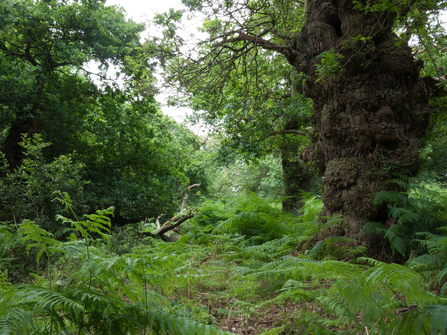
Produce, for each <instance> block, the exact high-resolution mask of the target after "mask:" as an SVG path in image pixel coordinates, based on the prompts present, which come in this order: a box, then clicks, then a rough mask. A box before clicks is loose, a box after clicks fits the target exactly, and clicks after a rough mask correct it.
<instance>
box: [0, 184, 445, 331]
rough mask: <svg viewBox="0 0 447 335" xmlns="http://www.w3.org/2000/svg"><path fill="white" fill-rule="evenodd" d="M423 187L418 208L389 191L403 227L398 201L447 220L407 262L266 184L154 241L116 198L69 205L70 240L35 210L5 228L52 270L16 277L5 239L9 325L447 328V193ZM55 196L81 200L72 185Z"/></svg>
mask: <svg viewBox="0 0 447 335" xmlns="http://www.w3.org/2000/svg"><path fill="white" fill-rule="evenodd" d="M408 185H410V186H411V184H410V183H408ZM418 185H419V186H418V187H425V188H428V189H429V190H430V192H425V191H423V190H422V189H418V188H415V187H410V186H409V187H408V189H407V190H406V192H408V194H410V195H411V196H410V200H409V202H408V203H402V204H400V205H401V206H406V207H402V208H404V209H405V208H406V209H407V212H404V211H400V212H399V211H398V210H396V208H398V207H397V206H398V205H399V203H397V202H391V201H389V203H390V214H391V216H392V217H393V218H395V220H396V223H395V225H404V226H406V225H408V222H409V221H406V220H407V218H408V217H410V216H411V215H410V216H408V215H407V218H406V217H403V218H402V216H400V215H397V214H396V213H398V212H399V213H404V214H408V213H409V212H411V213H413V212H414V213H416V214H417V213H422V211H424V210H425V211H427V210H428V209H427V208H429V209H431V211H430V214H431V215H432V216H433V217H436V218H438V221H437V222H434V223H433V226H432V228H433V229H432V230H431V231H429V230H426V231H424V232H421V231H418V229H419V228H417V229H416V228H414V229H413V230H412V233H411V234H412V235H408V236H411V240H408V239H404V241H405V242H406V243H407V246H406V248H413V249H411V250H413V252H412V253H410V255H409V256H410V257H408V258H409V260H408V262H407V263H405V264H395V263H385V262H380V261H378V260H375V259H372V258H367V257H365V255H366V254H367V247H368V246H367V245H366V244H365V242H362V241H360V240H355V239H348V238H346V237H337V236H331V235H330V232H331V231H334V227H337V226H338V225H340V223H341V220H342V218H339V217H338V218H337V217H336V218H332V219H331V220H326V222H325V223H321V222H320V221H319V220H318V218H319V215H320V212H321V208H322V202H321V200H319V199H316V198H315V197H308V198H307V200H306V204H305V206H304V208H303V212H304V213H303V215H302V216H300V217H293V216H291V215H289V214H285V213H283V212H281V210H280V207H279V206H278V203H277V202H275V201H274V200H272V199H262V198H259V197H258V196H256V195H255V194H250V195H249V196H248V197H244V198H240V199H233V200H232V201H227V202H215V203H213V202H211V201H207V202H205V203H204V204H203V206H202V208H201V209H200V214H198V215H197V216H196V217H194V219H192V220H191V221H190V222H189V223H187V224H185V225H184V226H182V227H181V228H180V230H179V234H180V238H179V239H178V241H177V242H175V243H165V242H163V241H161V240H156V239H150V238H141V235H140V236H139V235H138V230H139V229H140V227H138V229H134V230H132V229H130V228H129V229H127V230H126V232H125V233H120V232H111V231H110V219H109V217H110V215H112V213H113V208H110V209H106V210H103V211H98V212H97V213H96V214H92V215H85V216H84V217H82V218H76V214H75V213H74V212H71V215H72V216H73V217H74V219H69V218H67V217H65V216H61V215H59V216H58V219H59V221H60V222H61V223H63V225H62V226H64V227H65V228H63V229H61V230H60V231H59V232H58V233H57V236H61V237H60V238H59V239H57V238H55V236H53V235H52V234H51V233H49V232H47V231H45V230H43V229H42V228H41V227H39V226H38V225H36V223H34V222H33V221H30V220H24V221H23V222H22V223H20V224H18V225H17V226H14V225H6V224H5V225H0V227H1V230H0V234H3V235H2V237H8V238H11V240H10V244H9V246H10V247H8V248H9V249H11V248H13V247H14V246H15V245H19V244H20V245H21V246H23V247H24V248H26V250H28V251H29V252H34V254H33V257H35V258H36V260H37V261H38V262H39V264H40V267H41V268H44V270H43V271H39V270H37V271H36V273H35V274H33V276H32V278H33V279H32V281H31V282H27V283H23V282H22V283H19V284H15V285H12V284H10V282H9V280H8V277H9V275H8V272H7V271H9V270H10V269H11V267H10V266H9V265H8V257H11V254H10V252H9V251H8V250H9V249H8V248H7V249H5V250H2V254H1V262H2V263H0V264H2V268H1V269H0V270H1V271H0V290H1V295H0V296H1V298H0V334H152V333H157V334H213V333H223V332H231V333H238V334H326V333H344V334H362V333H364V334H429V333H430V334H436V333H440V334H446V333H447V319H446V318H445V315H446V312H447V301H446V290H447V284H446V282H447V270H446V268H447V237H446V236H447V235H446V233H447V229H446V226H445V224H443V221H442V220H443V219H444V216H443V215H444V214H445V213H444V211H443V210H442V208H441V207H440V206H439V203H440V202H439V201H442V197H441V196H439V198H441V200H440V199H437V200H430V197H432V196H433V192H432V191H433V190H437V192H440V193H439V194H441V195H443V194H445V193H443V192H444V190H443V189H442V188H438V189H436V185H435V184H418ZM384 196H385V195H384V194H379V196H378V199H379V200H380V199H381V198H380V197H382V199H383V197H384ZM387 196H389V195H387ZM394 196H396V195H394ZM396 198H397V199H399V196H398V195H397V196H396ZM388 199H390V198H389V197H388ZM412 199H414V200H412ZM379 200H377V201H379ZM429 200H430V201H429ZM56 201H59V202H60V203H61V204H62V205H63V206H65V207H66V209H67V210H68V211H71V202H70V199H69V197H68V196H67V195H66V194H63V193H59V194H58V195H57V199H56ZM430 206H431V207H430ZM436 206H438V207H436ZM434 208H438V209H439V210H438V211H434ZM411 217H412V219H413V220H416V221H417V223H418V224H421V225H425V224H426V222H428V221H423V222H420V221H419V220H426V218H422V216H420V217H418V218H417V217H415V216H411ZM413 222H415V221H413ZM415 227H417V225H415ZM390 229H393V228H392V227H391V228H390ZM394 229H396V228H394ZM375 233H381V231H379V230H376V231H375ZM62 236H69V237H68V240H66V241H62V240H61V238H62ZM321 236H324V239H322V240H320V241H318V237H321ZM384 236H385V237H386V238H388V239H389V240H390V242H391V243H393V241H392V240H391V239H390V238H389V236H390V234H388V235H387V233H386V231H385V233H384ZM123 246H126V247H125V248H124V247H123ZM394 248H395V251H396V252H401V249H399V248H398V247H396V246H394ZM402 250H403V249H402ZM403 255H408V253H403Z"/></svg>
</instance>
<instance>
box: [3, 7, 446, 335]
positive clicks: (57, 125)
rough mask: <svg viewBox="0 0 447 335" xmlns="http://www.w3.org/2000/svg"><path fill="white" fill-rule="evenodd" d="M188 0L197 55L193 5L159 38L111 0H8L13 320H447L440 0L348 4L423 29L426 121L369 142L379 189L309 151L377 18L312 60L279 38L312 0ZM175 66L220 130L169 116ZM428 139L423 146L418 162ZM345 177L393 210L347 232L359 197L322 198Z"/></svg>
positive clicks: (201, 323) (322, 329)
mask: <svg viewBox="0 0 447 335" xmlns="http://www.w3.org/2000/svg"><path fill="white" fill-rule="evenodd" d="M184 2H185V4H186V5H187V6H188V10H190V11H191V12H200V13H201V15H205V17H206V19H205V21H204V23H203V26H202V27H201V28H200V30H201V32H202V33H203V34H205V35H206V36H207V37H206V38H204V40H203V41H202V43H200V45H198V46H196V49H195V53H193V54H189V55H188V54H187V53H186V52H185V49H184V48H185V47H186V44H187V43H186V41H185V40H183V39H181V38H180V37H179V36H178V35H177V29H179V26H180V25H181V21H182V19H183V18H184V17H185V15H183V14H184V12H182V11H176V10H171V11H169V12H168V13H165V14H158V15H157V16H156V17H155V19H154V23H155V24H157V25H158V26H159V27H162V28H163V35H162V36H158V37H154V36H152V37H148V38H147V40H146V41H142V40H141V36H140V33H142V32H143V31H144V29H145V27H144V25H143V24H136V23H134V22H132V21H131V20H128V19H126V16H125V12H124V11H123V9H121V8H119V7H117V6H108V5H107V3H106V2H105V1H102V0H62V1H60V0H4V1H3V2H1V3H0V126H1V128H0V146H1V149H0V335H2V334H5V335H13V334H14V335H15V334H26V335H28V334H36V335H38V334H39V335H44V334H45V335H55V334H61V335H62V334H64V335H68V334H78V335H86V334H123V335H124V334H165V335H168V334H171V335H172V334H182V335H183V334H191V335H192V334H203V335H208V334H224V333H237V334H245V335H254V334H263V335H267V334H270V335H271V334H277V335H279V334H329V333H338V334H341V333H343V334H360V333H362V334H390V335H392V334H429V333H430V334H447V318H446V317H445V315H447V186H446V184H445V182H446V173H447V169H446V164H445V157H446V152H445V151H446V145H445V143H446V141H447V136H446V129H447V128H446V115H447V113H446V110H447V105H446V100H445V99H446V97H447V93H446V90H445V85H446V77H445V75H444V73H445V72H446V69H447V65H446V57H445V50H446V48H447V44H446V41H447V38H446V34H445V29H444V27H443V25H442V24H441V23H440V22H439V17H438V16H437V15H438V14H439V12H440V10H442V9H443V8H444V7H445V4H444V3H441V2H436V1H430V2H427V1H404V2H400V3H398V4H394V3H391V2H388V1H382V0H381V1H374V2H369V1H359V2H356V1H355V2H354V3H353V4H352V7H353V6H355V8H351V9H350V10H352V13H355V14H356V15H365V17H368V18H369V19H371V18H372V16H374V15H377V17H376V18H377V20H378V22H379V21H380V20H383V19H384V17H386V15H390V16H389V19H390V20H389V21H390V22H391V21H392V22H393V24H394V25H393V26H392V27H388V26H387V27H386V28H383V29H385V30H386V29H389V30H390V32H391V29H392V30H393V31H394V33H395V34H396V35H395V36H396V38H397V36H399V38H400V39H399V40H396V41H395V43H394V44H393V46H392V48H394V47H396V45H404V47H403V48H405V47H406V43H410V47H411V52H412V54H413V56H417V57H418V58H419V60H418V63H417V64H418V65H417V66H418V67H419V68H420V73H421V77H422V76H423V77H424V78H423V79H420V81H419V83H420V85H421V86H420V87H424V89H427V92H426V93H430V108H431V112H432V116H431V119H430V124H429V127H428V129H427V131H426V133H425V136H424V137H423V138H421V139H419V138H416V137H415V138H414V141H415V142H417V143H416V144H415V145H414V146H413V145H410V146H408V147H405V148H406V150H407V152H405V153H404V154H403V155H400V154H399V155H400V156H399V155H398V156H396V157H397V159H393V157H394V156H392V155H391V154H390V152H391V151H393V150H394V149H395V150H394V151H393V152H395V153H399V152H400V153H402V148H400V147H399V146H396V143H397V142H396V141H394V142H393V141H389V142H387V143H388V147H386V148H385V149H383V150H382V151H380V150H379V151H374V152H373V153H370V154H369V155H370V156H371V157H373V158H374V159H373V158H371V157H370V156H367V157H366V158H367V159H370V158H371V160H372V161H374V160H375V164H376V166H375V170H374V169H372V170H371V169H370V170H367V169H364V171H363V170H362V171H361V172H359V173H358V175H362V176H363V175H364V176H366V177H365V178H369V179H368V183H370V184H371V185H379V184H380V183H382V182H383V185H386V187H385V186H384V187H382V188H379V187H378V188H377V189H374V190H375V191H374V192H372V191H371V189H369V188H368V185H369V184H368V183H366V179H361V178H360V179H361V180H360V179H359V180H360V181H362V182H359V183H358V184H353V182H352V181H350V180H349V178H350V177H351V176H350V175H349V173H347V172H346V171H347V170H343V169H344V167H343V166H342V165H338V169H336V168H334V166H335V167H337V166H336V165H334V164H333V162H334V161H335V158H334V159H332V160H330V161H328V162H325V160H324V159H325V158H323V157H322V156H318V155H316V154H312V150H313V149H315V148H313V146H312V145H309V144H310V143H311V142H312V141H313V142H314V144H316V145H317V146H320V148H321V143H322V141H323V140H326V139H328V138H329V139H330V138H331V133H330V131H329V130H328V133H327V134H319V133H317V132H315V124H316V123H318V122H319V121H318V113H319V112H320V111H321V108H320V107H321V106H320V107H318V106H316V107H315V105H314V104H313V102H312V101H311V100H310V99H309V98H306V94H307V93H306V90H308V89H311V88H312V87H313V88H315V87H323V88H324V87H326V88H327V87H331V86H330V85H334V83H335V82H336V81H337V80H338V81H340V82H341V81H342V77H343V75H344V74H345V73H348V71H354V70H353V69H355V65H356V64H357V63H356V59H357V58H358V57H360V58H361V59H363V62H364V64H363V65H361V67H362V68H363V67H364V68H363V70H358V71H360V72H362V71H366V70H365V69H366V68H367V67H368V66H369V65H370V64H372V62H374V61H375V60H374V59H373V58H371V59H368V55H370V54H369V52H370V51H371V50H372V49H374V47H373V44H371V43H373V38H375V37H374V36H375V35H374V36H362V35H359V36H351V39H350V40H349V41H348V42H346V43H345V44H344V47H340V48H341V49H340V50H338V49H337V48H338V47H339V46H337V48H335V47H334V48H330V49H328V50H326V51H323V50H320V51H319V52H318V53H316V54H308V55H307V56H306V57H307V58H306V59H307V60H305V61H306V62H307V61H309V62H310V60H312V59H317V60H318V62H317V63H315V64H313V65H311V67H312V69H313V70H312V71H313V72H312V71H310V70H309V69H306V70H304V71H303V72H302V73H297V72H296V71H295V70H296V66H295V65H293V66H291V65H290V64H288V63H287V62H286V60H285V59H284V58H279V57H276V56H275V53H274V52H278V50H277V49H275V48H277V46H278V45H279V43H280V42H281V43H282V42H284V41H287V43H289V42H290V43H292V42H291V41H292V40H295V41H298V40H300V39H301V40H300V41H301V42H302V36H303V35H302V34H301V32H302V29H308V30H309V31H310V30H312V29H313V28H312V27H309V22H307V21H306V17H307V16H309V15H314V14H311V12H312V11H313V10H314V9H315V8H316V7H315V1H312V0H309V1H305V5H304V6H303V5H302V4H301V2H291V1H285V0H273V1H254V2H248V3H247V2H244V1H232V2H228V1H224V2H222V3H221V4H220V5H219V6H216V5H215V2H214V1H184ZM309 6H314V7H309ZM323 7H324V6H323ZM325 11H326V7H324V8H322V9H321V13H322V15H323V14H324V13H326V12H325ZM314 13H315V12H314ZM383 13H386V15H385V14H384V15H385V16H380V15H381V14H383ZM379 14H380V15H379ZM334 17H335V16H334ZM242 19H243V20H242ZM270 19H271V20H270ZM365 22H369V21H368V20H367V21H365ZM380 22H381V21H380ZM320 23H321V22H320ZM340 24H341V23H340ZM367 25H369V23H367ZM266 26H267V27H270V28H271V29H270V28H269V29H270V30H268V29H267V30H265V31H263V30H262V27H266ZM315 26H316V27H317V26H318V24H316V25H315ZM335 26H336V25H335ZM321 27H326V28H328V27H327V26H324V25H321ZM333 29H335V31H336V33H337V29H339V30H340V31H341V30H342V28H341V27H338V26H336V27H335V28H334V27H333V26H330V28H328V30H330V31H332V30H333ZM343 29H347V28H346V27H343ZM149 33H150V31H149ZM300 34H301V35H300ZM377 34H379V32H377ZM323 35H324V34H323ZM253 36H257V40H256V41H255V42H254V40H253V39H250V38H251V37H253ZM288 36H292V37H290V38H289V37H288ZM300 36H301V37H300ZM310 37H311V38H314V37H315V36H313V37H312V36H310ZM338 37H340V38H342V36H338ZM343 37H344V36H343ZM267 38H270V39H271V40H270V41H267ZM322 41H323V42H325V40H324V38H322ZM266 42H271V43H272V44H268V43H266ZM323 42H322V43H323ZM292 44H293V43H292ZM309 44H311V43H310V42H309ZM353 45H356V46H359V45H360V47H359V49H358V50H357V52H356V53H354V54H353V55H351V58H352V60H351V58H350V60H347V59H346V57H344V56H343V55H342V53H343V52H348V51H346V50H348V49H349V48H353ZM260 46H261V47H264V49H260V48H259V47H260ZM310 47H311V46H309V48H310ZM216 50H218V51H219V52H217V53H215V51H216ZM287 50H289V49H287ZM287 50H286V49H284V50H282V49H281V50H280V53H283V54H284V53H287V52H288V51H287ZM290 50H292V47H290ZM349 50H351V49H349ZM405 50H407V49H405ZM407 51H408V50H407ZM290 52H291V54H293V52H292V51H290ZM384 54H386V52H384ZM197 56H198V58H197ZM289 56H290V55H289ZM289 56H288V57H289ZM295 56H296V55H295ZM401 56H402V55H401V54H398V55H397V56H396V57H397V58H396V59H397V62H398V63H399V61H401V58H400V57H401ZM290 57H291V56H290ZM297 57H298V56H297ZM300 57H301V56H300ZM356 57H357V58H356ZM377 57H379V56H377ZM380 57H382V56H380ZM402 57H403V56H402ZM402 59H405V57H403V58H402ZM345 61H347V63H344V62H345ZM288 62H289V63H290V59H288ZM303 62H304V61H303ZM350 62H351V63H350ZM424 64H425V65H424ZM357 65H358V64H357ZM413 65H414V64H413ZM158 66H160V67H161V68H162V69H163V70H165V72H164V75H165V78H164V79H165V83H166V84H167V85H169V86H171V88H173V89H175V90H177V91H176V94H175V97H174V98H172V101H171V102H172V103H174V104H180V105H187V106H189V107H191V108H192V109H193V111H194V114H193V115H192V117H191V118H190V119H189V121H188V122H189V123H188V124H189V125H190V124H191V123H193V124H205V125H206V126H208V129H209V132H208V133H207V134H206V135H205V136H198V135H196V134H195V133H193V132H192V131H191V130H189V129H188V128H187V126H186V125H185V124H179V123H177V122H175V121H174V120H173V119H171V118H169V117H168V116H166V115H163V113H162V112H161V107H160V105H159V104H158V103H157V102H156V99H155V97H156V94H157V83H156V79H155V78H156V76H155V73H156V70H157V67H158ZM390 66H391V65H390ZM414 66H416V65H414ZM309 68H310V67H309ZM92 69H95V70H92ZM112 69H113V71H115V72H116V73H114V74H111V70H112ZM306 71H308V72H307V75H306V74H305V72H306ZM309 71H310V72H309ZM418 71H419V70H418ZM311 72H312V73H311ZM309 73H311V75H309ZM362 73H363V74H365V76H366V73H367V72H362ZM340 74H342V75H340ZM394 75H395V74H390V75H389V77H393V76H394ZM312 76H315V77H312ZM311 77H312V78H313V79H312V78H311ZM393 78H394V77H393ZM412 80H415V78H406V79H405V78H403V79H402V81H399V85H401V84H402V83H404V84H405V83H406V84H405V85H408V87H410V86H411V81H412ZM418 80H419V79H418ZM404 84H402V85H404ZM319 85H320V86H319ZM333 87H335V86H333ZM358 87H360V88H361V87H362V83H361V82H359V83H358ZM322 92H323V91H322ZM334 94H335V93H334ZM406 94H408V92H407V93H404V92H395V95H394V98H395V100H396V101H403V100H399V99H405V97H404V98H402V97H403V96H405V95H406ZM322 96H323V94H322ZM315 100H318V99H315ZM319 108H320V109H319ZM365 108H367V107H365ZM403 108H407V107H405V106H404V107H403ZM324 111H325V113H326V114H325V115H326V116H325V117H326V119H325V120H326V121H325V122H326V123H327V122H328V121H327V120H329V118H328V115H330V113H329V109H328V108H326V109H324ZM362 113H363V112H362ZM387 115H388V114H387ZM356 120H357V119H356ZM359 120H360V119H358V120H357V121H355V120H354V121H353V123H355V124H358V123H359V122H360V121H359ZM387 120H388V119H387ZM388 121H389V122H388V123H386V124H385V123H381V127H382V128H383V129H388V128H387V127H388V125H389V124H391V123H392V122H391V121H392V120H391V121H390V120H388ZM356 122H357V123H356ZM393 122H394V121H393ZM312 127H314V128H312ZM347 128H348V127H346V128H343V129H347ZM388 130H389V129H388ZM331 131H332V130H331ZM392 133H393V134H395V133H399V132H398V131H397V130H396V131H394V130H393V132H392ZM384 134H385V133H384ZM399 134H400V133H399ZM363 135H364V134H363V133H362V132H359V133H358V134H357V135H356V136H358V137H359V138H361V137H362V136H363ZM385 135H386V134H385ZM385 135H384V136H385ZM321 136H326V137H325V138H323V137H321ZM346 136H347V135H346ZM390 136H391V135H390ZM316 139H318V140H316ZM315 142H317V143H315ZM378 143H379V142H378ZM411 143H413V142H411ZM416 146H417V147H420V148H421V150H420V159H419V163H418V166H417V167H415V166H413V165H411V164H407V165H405V164H404V163H402V162H403V160H404V158H408V159H409V160H414V157H417V155H418V152H415V151H414V152H413V151H412V150H413V148H415V147H416ZM326 149H327V148H326ZM345 149H346V148H344V149H343V150H345ZM357 149H358V150H357V151H359V152H360V151H362V150H363V149H364V148H363V149H362V148H357ZM345 151H346V152H348V151H349V150H348V149H346V150H345ZM365 152H366V151H365ZM324 154H325V155H335V153H333V152H331V151H330V150H329V149H327V151H326V152H325V153H324ZM407 154H408V155H407ZM405 155H407V156H405ZM415 155H416V156H415ZM363 156H365V155H363ZM410 156H411V157H410ZM334 157H335V156H334ZM358 157H362V156H361V155H360V156H358ZM364 158H365V157H364ZM366 158H365V159H366ZM359 159H360V158H359ZM303 161H306V163H304V162H303ZM356 162H357V161H356ZM330 164H332V168H333V169H332V172H331V173H332V174H329V175H326V176H325V177H324V178H320V177H318V171H320V174H321V173H322V172H323V170H324V169H326V168H327V165H330ZM361 164H362V162H361V161H360V160H359V161H358V166H364V165H361ZM351 165H352V164H351ZM356 169H360V168H359V167H356ZM356 171H357V170H356ZM348 172H349V171H348ZM356 173H357V172H356ZM356 176H357V174H356ZM346 178H348V179H346ZM352 178H354V177H352ZM362 178H363V177H362ZM374 178H376V179H374ZM329 179H330V180H329ZM354 179H355V178H354ZM328 180H329V181H328ZM378 180H380V183H379V182H378ZM334 181H335V182H336V183H339V185H338V188H339V189H338V191H340V192H339V193H340V197H339V198H335V200H334V203H336V202H339V203H341V201H342V200H343V201H345V202H346V203H350V204H351V205H352V204H361V206H360V207H359V208H352V210H353V211H352V212H351V213H357V214H358V215H357V214H356V215H357V219H358V222H363V221H362V220H364V219H365V216H364V213H365V212H370V213H373V214H374V215H375V216H374V215H373V216H371V217H376V218H378V219H377V220H369V221H368V222H364V224H363V223H362V224H361V227H360V229H359V231H358V233H355V234H354V233H352V230H351V231H349V230H347V228H346V227H347V225H349V224H350V223H349V222H351V224H352V216H351V217H350V219H349V220H351V221H349V220H348V218H347V217H346V215H343V214H344V213H343V212H340V211H338V212H332V213H331V212H330V211H328V210H327V202H328V198H330V196H331V193H328V190H329V189H330V187H331V185H330V184H329V183H330V182H334ZM374 183H376V184H374ZM367 184H368V185H367ZM381 185H382V184H381ZM338 191H337V192H338ZM349 201H351V202H349ZM352 206H353V205H352ZM354 207H355V206H354ZM377 213H380V215H376V214H377ZM348 231H349V232H350V233H349V234H347V232H348Z"/></svg>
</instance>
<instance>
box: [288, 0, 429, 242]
mask: <svg viewBox="0 0 447 335" xmlns="http://www.w3.org/2000/svg"><path fill="white" fill-rule="evenodd" d="M308 6H309V7H308V11H307V12H308V19H307V21H306V23H305V25H304V28H303V30H302V32H301V33H300V34H299V35H297V38H296V46H297V47H296V50H298V51H297V52H295V53H291V54H289V55H288V60H289V62H290V63H291V64H292V65H294V66H295V68H296V69H297V71H298V72H303V73H304V75H305V76H306V77H307V81H306V86H305V91H304V94H305V96H306V97H310V98H312V99H313V101H314V115H313V118H312V123H313V131H312V134H311V137H312V138H311V139H312V141H313V142H314V152H313V160H314V161H315V164H316V166H317V167H318V169H319V170H320V171H321V173H322V174H323V176H324V186H323V187H324V189H323V195H324V198H323V199H324V210H323V212H324V213H323V215H333V214H343V216H344V218H345V221H344V227H343V228H344V229H343V230H344V233H345V234H346V235H350V236H355V235H356V234H357V233H358V232H359V230H360V229H361V228H362V226H363V225H364V224H365V223H367V222H368V221H379V222H381V221H382V222H383V221H384V220H386V218H387V214H388V213H387V209H386V208H376V207H374V206H373V199H374V196H375V194H376V193H377V192H378V191H381V190H386V189H388V188H389V187H390V186H389V185H390V184H389V183H387V180H389V179H391V178H392V177H393V176H392V172H395V171H398V170H401V171H402V170H406V171H410V172H412V173H414V172H416V171H417V169H418V155H419V148H420V146H421V138H422V136H423V135H424V132H425V130H426V128H427V126H428V120H429V116H430V112H429V102H428V93H427V89H426V86H425V84H424V82H423V81H422V80H421V79H420V78H419V70H420V69H419V68H418V66H416V62H415V59H414V58H413V55H412V53H411V49H410V48H409V47H408V45H407V44H406V43H405V42H404V41H400V42H399V43H397V42H398V41H399V40H398V38H397V36H396V35H395V34H393V33H392V31H391V26H392V24H393V22H394V18H395V15H394V13H389V12H375V13H369V14H367V15H366V14H365V13H363V12H362V11H360V10H354V9H353V2H352V1H348V0H338V1H337V0H334V1H330V0H310V1H309V5H308ZM359 35H360V36H362V37H364V38H365V39H357V40H355V39H353V38H354V37H356V36H359ZM331 49H333V50H334V52H335V53H338V54H341V55H343V56H344V57H343V58H342V59H341V60H340V65H341V66H342V70H341V71H340V72H334V73H333V76H332V73H327V74H328V75H327V76H325V77H324V80H323V79H322V80H319V81H317V79H318V78H319V74H318V71H317V67H316V66H315V65H316V64H317V65H318V64H321V59H320V58H318V56H319V55H320V54H321V53H323V52H325V51H329V50H331ZM323 72H324V71H323ZM316 81H317V82H316Z"/></svg>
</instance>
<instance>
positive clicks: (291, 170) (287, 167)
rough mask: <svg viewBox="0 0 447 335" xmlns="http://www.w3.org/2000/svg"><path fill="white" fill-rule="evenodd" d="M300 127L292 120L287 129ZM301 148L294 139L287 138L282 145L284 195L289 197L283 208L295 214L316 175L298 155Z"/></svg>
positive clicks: (284, 201)
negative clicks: (303, 193)
mask: <svg viewBox="0 0 447 335" xmlns="http://www.w3.org/2000/svg"><path fill="white" fill-rule="evenodd" d="M298 128H299V127H298V122H296V121H291V122H289V123H288V124H287V125H286V129H285V130H288V129H298ZM299 149H300V143H299V142H296V141H293V140H291V141H288V140H287V139H285V140H284V143H283V145H282V146H281V161H282V170H283V178H284V195H285V196H286V197H287V198H286V199H284V200H283V202H282V210H283V212H288V213H292V214H294V215H298V213H299V210H300V208H301V207H302V206H303V205H304V203H303V202H302V201H301V198H302V195H301V193H302V191H305V192H308V191H310V188H311V187H312V182H313V181H314V176H315V173H314V171H313V169H312V168H311V167H310V166H308V165H306V163H305V162H303V161H302V160H301V159H300V158H299V157H298V156H299Z"/></svg>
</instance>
